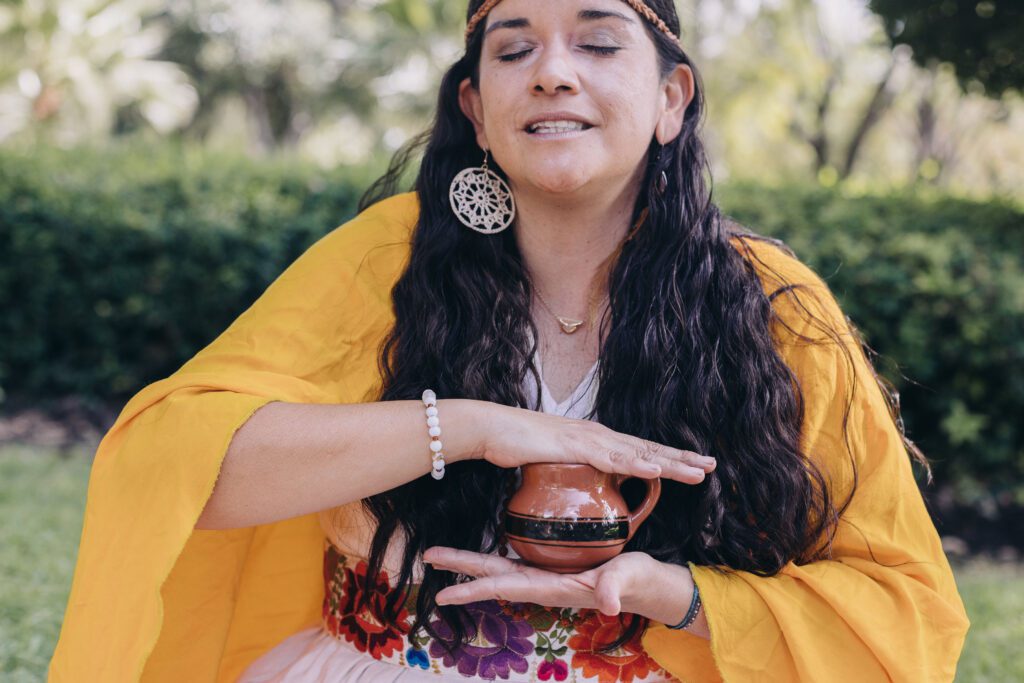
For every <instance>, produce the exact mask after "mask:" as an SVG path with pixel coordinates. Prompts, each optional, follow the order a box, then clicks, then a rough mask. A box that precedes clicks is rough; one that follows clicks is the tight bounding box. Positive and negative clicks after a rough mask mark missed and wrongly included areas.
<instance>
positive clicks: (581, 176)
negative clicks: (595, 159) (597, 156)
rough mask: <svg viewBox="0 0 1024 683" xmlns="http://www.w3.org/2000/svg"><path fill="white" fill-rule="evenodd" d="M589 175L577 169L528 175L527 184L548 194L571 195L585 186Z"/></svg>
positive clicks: (589, 177) (588, 180)
mask: <svg viewBox="0 0 1024 683" xmlns="http://www.w3.org/2000/svg"><path fill="white" fill-rule="evenodd" d="M590 180H591V174H589V173H583V172H581V169H580V168H579V167H575V168H570V169H562V170H561V171H555V170H552V171H549V172H544V173H535V174H530V176H529V182H530V184H531V185H533V186H535V187H536V188H537V189H539V190H542V191H544V192H548V193H550V194H571V193H573V192H575V191H577V190H579V189H581V188H583V187H586V185H587V184H588V183H589V182H590Z"/></svg>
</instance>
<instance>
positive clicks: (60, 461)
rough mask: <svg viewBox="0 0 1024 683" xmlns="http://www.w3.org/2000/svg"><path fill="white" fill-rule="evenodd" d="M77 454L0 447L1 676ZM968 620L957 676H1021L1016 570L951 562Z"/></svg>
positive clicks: (72, 540) (57, 572) (15, 673)
mask: <svg viewBox="0 0 1024 683" xmlns="http://www.w3.org/2000/svg"><path fill="white" fill-rule="evenodd" d="M87 456H88V454H86V453H72V454H70V457H61V456H59V455H57V454H56V453H52V452H45V451H43V452H39V451H36V450H32V449H29V448H21V447H6V448H0V520H2V525H0V679H2V680H3V681H5V682H7V683H21V682H23V681H41V680H44V679H45V678H46V666H47V663H48V662H49V659H50V656H51V654H52V653H53V648H54V646H55V645H56V642H57V635H58V633H59V632H60V623H61V620H62V619H63V616H64V605H65V602H66V601H67V595H68V590H69V589H70V586H71V575H72V572H73V570H74V556H75V553H76V552H77V548H78V538H79V534H80V533H81V525H82V511H83V509H84V506H85V487H86V481H87V480H88V476H89V465H88V462H87ZM955 569H956V575H957V582H958V584H959V586H960V592H961V595H962V596H963V598H964V601H965V602H966V604H967V611H968V614H969V615H970V617H971V630H970V632H969V633H968V635H967V645H966V646H965V648H964V652H963V656H962V657H961V659H960V666H959V674H958V676H957V681H959V682H961V683H983V682H988V681H992V682H998V683H1003V682H1005V681H1024V658H1022V657H1020V656H1019V650H1020V644H1021V643H1024V566H1020V565H1006V564H995V563H991V562H984V561H980V560H979V561H972V562H968V563H965V564H963V565H958V566H956V568H955Z"/></svg>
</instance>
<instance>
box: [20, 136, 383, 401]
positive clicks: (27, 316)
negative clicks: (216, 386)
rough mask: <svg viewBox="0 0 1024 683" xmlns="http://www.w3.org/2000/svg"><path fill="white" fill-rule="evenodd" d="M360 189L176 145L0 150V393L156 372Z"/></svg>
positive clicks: (348, 208) (341, 177)
mask: <svg viewBox="0 0 1024 683" xmlns="http://www.w3.org/2000/svg"><path fill="white" fill-rule="evenodd" d="M370 182H372V178H371V174H370V173H368V172H367V171H366V170H357V171H348V172H345V171H342V172H336V173H329V174H325V173H322V172H318V171H317V170H316V169H314V168H312V167H310V166H308V165H302V164H297V163H285V162H274V163H269V162H260V163H254V162H252V161H250V160H247V159H245V158H242V157H238V156H234V157H227V156H222V155H215V154H204V153H202V152H197V151H195V150H188V149H184V148H180V147H168V146H160V147H156V148H153V149H145V150H144V149H140V148H138V147H136V146H132V147H127V148H123V149H113V150H107V151H95V150H76V151H67V152H62V151H57V150H42V151H35V152H33V154H32V155H31V156H29V155H27V154H24V153H16V152H11V151H0V308H2V310H3V311H4V315H3V318H2V321H0V387H2V388H3V391H4V392H5V393H6V394H7V395H9V396H17V397H52V396H59V395H66V394H85V395H99V396H104V397H111V398H113V399H115V400H120V399H123V398H125V397H127V396H130V395H131V394H133V393H134V392H135V391H137V390H138V389H139V388H141V387H142V386H143V385H145V384H147V383H148V382H150V381H152V380H154V379H156V378H159V377H164V376H166V375H169V374H170V373H172V372H174V371H175V370H176V369H177V368H178V367H180V366H181V364H182V363H183V362H184V361H186V360H187V359H188V358H190V357H191V356H192V355H193V354H195V352H196V351H197V350H198V349H200V348H202V347H203V346H205V345H206V344H207V343H209V342H210V341H212V340H213V339H214V338H215V337H216V336H217V335H218V334H219V333H220V332H221V331H223V330H224V328H225V327H227V325H228V324H230V322H231V321H232V320H233V319H234V318H235V317H237V316H238V314H240V313H241V312H242V311H243V310H245V308H246V307H248V306H249V305H250V304H251V303H252V302H253V301H254V300H255V299H256V298H257V297H258V296H259V295H260V294H261V293H262V292H263V290H264V289H265V288H266V286H267V285H268V284H269V283H270V282H271V281H272V280H273V279H274V278H275V277H276V276H277V275H278V274H279V273H280V272H281V271H282V270H283V269H284V268H285V266H287V265H288V264H289V263H290V262H291V261H293V260H294V259H295V258H296V257H297V256H298V255H299V254H301V253H302V251H303V250H304V249H305V248H306V247H308V246H309V245H310V244H312V242H314V241H315V240H316V239H317V238H319V237H320V236H322V235H323V234H325V233H326V232H327V231H329V230H330V229H332V228H334V227H335V226H337V225H339V224H341V223H342V222H344V221H345V220H347V219H348V218H350V217H351V216H353V215H355V213H356V210H355V207H356V203H357V201H358V199H359V194H360V193H361V189H362V188H365V187H366V186H368V185H369V183H370Z"/></svg>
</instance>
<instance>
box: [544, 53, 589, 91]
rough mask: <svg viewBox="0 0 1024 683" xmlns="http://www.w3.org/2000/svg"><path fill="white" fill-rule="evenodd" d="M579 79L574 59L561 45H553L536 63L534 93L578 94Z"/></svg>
mask: <svg viewBox="0 0 1024 683" xmlns="http://www.w3.org/2000/svg"><path fill="white" fill-rule="evenodd" d="M579 85H580V84H579V79H578V78H577V75H576V69H575V68H574V67H573V63H572V58H571V55H570V54H569V50H567V49H566V48H565V47H564V46H563V45H561V44H553V45H552V46H551V47H548V48H547V49H545V50H544V53H543V54H542V55H541V56H540V59H538V60H537V61H536V62H535V70H534V74H533V91H534V92H536V93H544V92H547V93H555V92H558V91H560V90H561V91H566V90H568V91H570V92H577V91H578V90H579Z"/></svg>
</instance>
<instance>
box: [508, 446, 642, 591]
mask: <svg viewBox="0 0 1024 683" xmlns="http://www.w3.org/2000/svg"><path fill="white" fill-rule="evenodd" d="M522 475H523V481H522V484H521V485H520V486H519V489H518V490H517V491H516V493H515V495H513V496H512V498H511V499H510V500H509V502H508V506H507V509H506V511H505V512H506V517H505V534H506V536H507V538H508V543H509V545H510V546H512V549H513V550H515V551H516V553H518V554H519V556H520V557H521V558H522V559H523V560H524V561H525V562H526V563H527V564H530V565H532V566H535V567H540V568H541V569H547V570H549V571H553V572H558V573H562V574H575V573H579V572H583V571H586V570H588V569H590V568H592V567H596V566H597V565H599V564H601V563H603V562H606V561H608V560H610V559H611V558H613V557H615V556H616V555H618V554H619V553H621V552H622V549H623V547H625V545H626V542H627V541H629V539H631V538H633V534H635V533H636V530H637V528H639V526H640V524H641V523H643V521H644V520H645V519H647V516H648V515H650V514H651V511H653V510H654V505H655V503H657V502H658V496H660V495H661V480H660V479H658V478H654V479H642V480H641V481H643V482H644V483H645V484H646V485H647V493H646V495H645V496H644V499H643V501H642V502H641V503H640V505H639V506H638V507H637V508H636V509H635V510H630V509H629V508H628V507H627V506H626V501H625V499H623V497H622V493H621V492H620V487H621V486H622V482H624V481H625V480H626V479H629V478H630V477H629V476H628V475H625V474H611V473H609V472H602V471H600V470H598V469H595V468H593V467H591V466H590V465H583V464H555V463H534V464H530V465H523V466H522Z"/></svg>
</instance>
